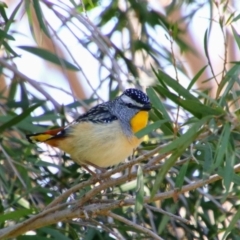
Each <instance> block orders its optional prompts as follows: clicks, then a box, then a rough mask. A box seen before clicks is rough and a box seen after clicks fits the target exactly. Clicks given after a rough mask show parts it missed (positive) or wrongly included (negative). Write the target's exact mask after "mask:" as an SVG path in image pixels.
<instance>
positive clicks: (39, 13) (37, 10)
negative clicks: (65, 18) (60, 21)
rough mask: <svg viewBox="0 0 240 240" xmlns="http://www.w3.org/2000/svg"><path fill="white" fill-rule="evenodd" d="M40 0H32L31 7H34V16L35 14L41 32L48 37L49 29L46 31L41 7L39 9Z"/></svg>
mask: <svg viewBox="0 0 240 240" xmlns="http://www.w3.org/2000/svg"><path fill="white" fill-rule="evenodd" d="M39 2H40V1H38V0H33V1H32V3H33V8H34V11H35V13H36V16H37V19H38V23H39V26H40V28H41V29H42V30H43V32H44V33H45V34H46V35H47V36H48V37H50V34H49V31H48V28H47V26H46V24H45V23H44V20H45V19H44V16H43V14H42V9H41V6H40V3H39Z"/></svg>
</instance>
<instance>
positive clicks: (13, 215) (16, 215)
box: [0, 209, 32, 222]
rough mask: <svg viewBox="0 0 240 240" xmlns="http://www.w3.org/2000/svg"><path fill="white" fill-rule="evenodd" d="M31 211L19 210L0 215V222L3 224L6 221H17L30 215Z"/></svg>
mask: <svg viewBox="0 0 240 240" xmlns="http://www.w3.org/2000/svg"><path fill="white" fill-rule="evenodd" d="M31 213H32V210H31V209H19V210H15V211H13V212H8V213H5V214H1V215H0V222H4V221H7V220H19V219H20V218H22V217H25V216H27V215H28V214H31Z"/></svg>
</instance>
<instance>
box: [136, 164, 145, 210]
mask: <svg viewBox="0 0 240 240" xmlns="http://www.w3.org/2000/svg"><path fill="white" fill-rule="evenodd" d="M143 200H144V182H143V172H142V168H141V166H140V165H139V166H138V170H137V189H136V203H135V213H139V212H140V211H141V210H142V208H143V203H144V201H143Z"/></svg>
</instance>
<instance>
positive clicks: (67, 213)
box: [0, 164, 240, 239]
mask: <svg viewBox="0 0 240 240" xmlns="http://www.w3.org/2000/svg"><path fill="white" fill-rule="evenodd" d="M234 171H235V172H240V164H237V165H236V166H235V167H234ZM220 179H222V177H221V176H219V175H217V174H214V175H212V176H210V177H209V178H207V179H205V180H199V181H196V182H193V183H191V184H188V185H185V186H183V187H182V188H181V189H177V190H176V189H174V190H171V191H168V192H163V193H158V194H156V195H155V196H154V197H153V198H152V199H151V197H145V198H144V203H150V202H155V201H159V200H163V199H166V198H171V197H173V196H174V195H175V194H176V191H177V192H178V194H181V193H185V192H189V191H192V190H195V189H197V188H199V187H202V186H204V185H206V184H210V183H213V182H216V181H218V180H220ZM98 202H99V201H98ZM135 202H136V199H135V198H131V199H122V200H115V201H112V202H111V203H105V204H103V203H100V204H99V203H96V204H92V202H91V201H90V202H88V205H87V206H80V205H79V202H77V203H76V202H75V204H74V205H73V206H72V207H71V208H67V209H64V210H58V211H56V209H57V208H58V206H56V207H54V208H53V209H47V210H44V211H43V212H41V213H39V214H37V215H35V216H33V217H30V218H29V219H28V220H25V221H24V222H22V223H19V224H16V225H14V226H10V227H7V228H5V229H2V230H0V239H6V238H11V237H16V236H19V235H20V234H23V233H25V232H27V231H29V230H34V229H37V228H41V227H44V226H47V225H50V224H53V223H57V222H59V221H65V220H68V219H73V218H81V219H84V218H86V213H87V216H88V217H89V216H93V217H96V216H99V215H102V216H106V212H107V211H111V210H113V209H116V208H119V207H123V206H133V205H135ZM83 203H85V201H83ZM70 204H71V203H70ZM52 210H54V211H55V212H53V211H52Z"/></svg>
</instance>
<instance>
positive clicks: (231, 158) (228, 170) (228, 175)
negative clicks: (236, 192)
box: [223, 151, 235, 196]
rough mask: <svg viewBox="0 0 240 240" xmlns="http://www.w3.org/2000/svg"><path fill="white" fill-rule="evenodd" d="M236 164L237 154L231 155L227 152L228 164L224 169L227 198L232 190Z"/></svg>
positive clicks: (226, 163)
mask: <svg viewBox="0 0 240 240" xmlns="http://www.w3.org/2000/svg"><path fill="white" fill-rule="evenodd" d="M234 163H235V154H234V153H233V152H232V153H229V152H228V151H227V153H226V162H225V167H224V172H223V173H224V174H223V184H224V187H225V189H226V193H225V194H226V196H227V194H228V192H229V190H230V185H231V183H232V181H233V176H234V171H233V168H234Z"/></svg>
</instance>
